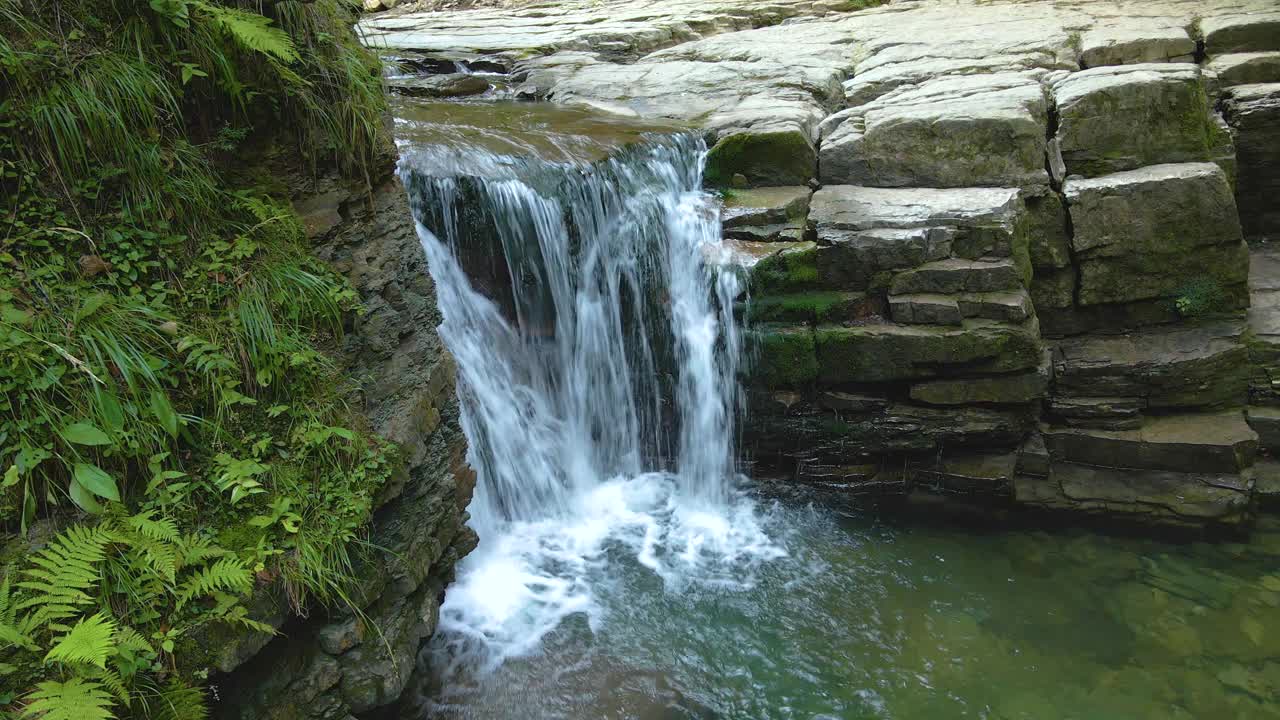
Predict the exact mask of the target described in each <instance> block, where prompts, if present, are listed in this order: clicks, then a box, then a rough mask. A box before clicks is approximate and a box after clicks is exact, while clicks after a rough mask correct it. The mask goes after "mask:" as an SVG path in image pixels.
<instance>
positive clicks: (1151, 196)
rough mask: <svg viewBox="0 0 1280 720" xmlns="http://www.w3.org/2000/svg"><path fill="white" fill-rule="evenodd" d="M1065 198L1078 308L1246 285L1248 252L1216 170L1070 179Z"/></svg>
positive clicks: (1170, 168)
mask: <svg viewBox="0 0 1280 720" xmlns="http://www.w3.org/2000/svg"><path fill="white" fill-rule="evenodd" d="M1064 192H1065V194H1066V198H1067V204H1068V208H1069V210H1070V213H1071V223H1072V227H1073V228H1074V234H1073V237H1072V241H1071V242H1072V247H1073V249H1074V250H1075V253H1076V260H1077V262H1078V264H1079V268H1080V284H1079V288H1078V301H1079V303H1080V304H1081V305H1095V304H1104V303H1122V302H1132V301H1135V300H1144V299H1149V298H1157V297H1172V296H1174V295H1176V294H1178V293H1179V292H1180V291H1182V290H1183V289H1184V288H1185V287H1187V286H1188V285H1189V284H1192V283H1197V282H1199V283H1205V282H1211V283H1214V284H1215V285H1216V286H1217V287H1218V288H1229V287H1232V286H1236V285H1240V284H1242V283H1244V282H1245V280H1246V276H1247V273H1248V250H1247V248H1246V247H1245V246H1244V244H1243V243H1242V242H1241V233H1240V225H1239V221H1238V220H1237V215H1236V212H1235V200H1234V198H1233V197H1232V195H1231V187H1230V185H1229V184H1228V183H1227V178H1226V176H1225V175H1224V174H1223V172H1222V170H1221V169H1220V168H1219V167H1218V166H1217V165H1214V164H1212V163H1187V164H1176V165H1153V166H1150V167H1145V168H1142V169H1139V170H1131V171H1126V172H1119V173H1115V174H1112V175H1105V176H1102V177H1099V178H1093V179H1068V181H1067V183H1066V185H1065V186H1064ZM1154 267H1158V268H1159V272H1152V271H1151V269H1152V268H1154ZM1230 299H1231V298H1229V297H1227V298H1224V300H1230ZM1230 309H1234V308H1233V307H1230V306H1228V307H1224V308H1220V309H1219V308H1215V310H1219V311H1220V310H1230Z"/></svg>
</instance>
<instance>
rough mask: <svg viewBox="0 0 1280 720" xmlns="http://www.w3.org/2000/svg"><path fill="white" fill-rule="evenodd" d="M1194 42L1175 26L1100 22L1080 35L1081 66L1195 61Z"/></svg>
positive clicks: (1183, 30)
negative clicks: (1145, 25) (1143, 25)
mask: <svg viewBox="0 0 1280 720" xmlns="http://www.w3.org/2000/svg"><path fill="white" fill-rule="evenodd" d="M1195 52H1196V43H1195V41H1194V40H1192V39H1191V36H1190V35H1187V31H1186V30H1185V29H1183V28H1181V27H1176V26H1159V25H1153V26H1147V27H1142V26H1136V25H1115V24H1111V23H1100V24H1098V25H1097V26H1095V27H1093V28H1090V29H1089V30H1086V31H1085V32H1084V33H1083V34H1082V35H1081V36H1080V64H1081V65H1082V66H1084V67H1086V68H1092V67H1099V66H1101V65H1133V64H1137V63H1160V62H1194V60H1195Z"/></svg>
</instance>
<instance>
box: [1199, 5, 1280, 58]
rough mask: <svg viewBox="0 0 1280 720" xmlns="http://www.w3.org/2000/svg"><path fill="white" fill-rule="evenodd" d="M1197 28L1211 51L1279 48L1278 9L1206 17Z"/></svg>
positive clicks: (1230, 51)
mask: <svg viewBox="0 0 1280 720" xmlns="http://www.w3.org/2000/svg"><path fill="white" fill-rule="evenodd" d="M1200 32H1201V34H1202V35H1203V36H1204V47H1205V50H1206V51H1208V53H1209V54H1210V55H1221V54H1223V53H1232V52H1257V51H1260V50H1280V11H1273V12H1255V13H1240V14H1231V15H1220V16H1216V17H1208V18H1205V19H1204V20H1202V21H1200Z"/></svg>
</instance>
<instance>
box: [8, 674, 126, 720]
mask: <svg viewBox="0 0 1280 720" xmlns="http://www.w3.org/2000/svg"><path fill="white" fill-rule="evenodd" d="M25 699H26V700H27V706H26V707H25V708H23V710H22V715H21V717H23V718H32V719H33V720H34V718H39V719H40V720H115V716H114V714H113V713H112V712H111V706H112V705H113V704H114V703H113V701H112V699H111V695H109V694H108V693H107V692H106V691H105V690H103V685H102V683H98V682H93V681H85V680H82V679H80V678H72V679H70V680H68V681H66V682H52V681H50V682H42V683H40V684H38V685H36V689H35V690H34V691H32V692H31V693H30V694H28V695H27V696H26V698H25Z"/></svg>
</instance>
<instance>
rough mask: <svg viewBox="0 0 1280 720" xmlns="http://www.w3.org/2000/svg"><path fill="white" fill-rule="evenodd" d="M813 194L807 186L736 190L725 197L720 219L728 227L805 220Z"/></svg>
mask: <svg viewBox="0 0 1280 720" xmlns="http://www.w3.org/2000/svg"><path fill="white" fill-rule="evenodd" d="M812 194H813V191H812V190H810V189H809V188H808V187H807V186H804V185H794V186H790V187H762V188H755V189H750V190H735V191H733V192H731V193H728V194H726V195H725V196H724V199H723V202H722V207H723V209H722V210H721V212H720V220H721V223H722V225H723V227H724V228H725V229H726V230H732V229H734V228H738V227H746V226H759V225H778V224H786V223H790V222H795V221H803V220H804V219H805V217H807V216H808V214H809V196H810V195H812Z"/></svg>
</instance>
